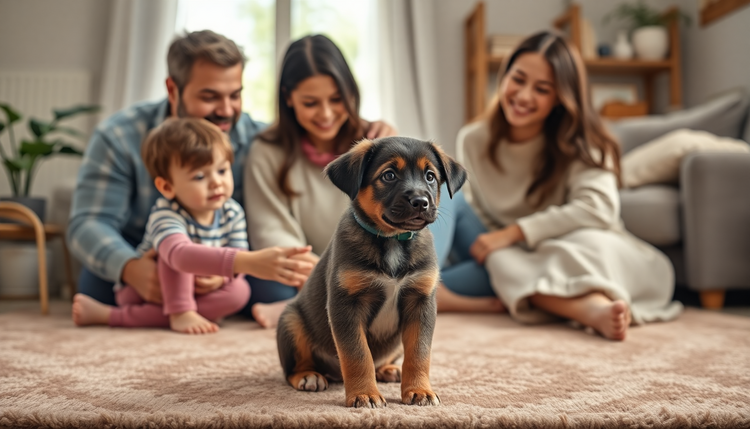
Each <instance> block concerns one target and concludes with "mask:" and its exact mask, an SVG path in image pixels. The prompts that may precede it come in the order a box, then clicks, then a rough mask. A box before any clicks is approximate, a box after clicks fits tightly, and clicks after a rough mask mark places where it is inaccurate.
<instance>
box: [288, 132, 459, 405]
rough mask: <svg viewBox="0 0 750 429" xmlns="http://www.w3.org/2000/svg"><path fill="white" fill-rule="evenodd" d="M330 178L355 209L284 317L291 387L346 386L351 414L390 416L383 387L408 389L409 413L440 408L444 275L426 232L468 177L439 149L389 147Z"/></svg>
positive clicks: (359, 157) (375, 149)
mask: <svg viewBox="0 0 750 429" xmlns="http://www.w3.org/2000/svg"><path fill="white" fill-rule="evenodd" d="M325 173H326V175H327V176H328V178H329V179H330V180H331V181H332V182H333V183H334V184H335V185H336V186H337V187H338V188H339V189H341V190H342V191H344V192H345V193H347V194H348V195H349V197H350V198H351V200H352V203H351V206H350V208H349V209H348V210H347V211H346V213H344V215H343V216H342V217H341V221H340V222H339V224H338V227H337V229H336V232H335V234H334V236H333V237H332V238H331V241H330V243H329V244H328V247H327V248H326V250H325V251H324V252H323V254H322V255H321V258H320V262H319V263H318V264H317V266H316V267H315V269H314V270H313V272H312V274H311V275H310V277H309V279H308V280H307V283H306V284H305V287H304V288H302V290H301V291H300V293H299V294H298V295H297V297H296V298H295V299H294V301H292V302H291V303H290V304H289V305H288V306H287V307H286V309H285V310H284V312H283V314H282V315H281V319H280V321H279V325H278V329H277V340H278V348H279V358H280V360H281V366H282V367H283V369H284V374H285V376H286V379H287V381H288V382H289V384H291V385H292V387H294V388H295V389H297V390H308V391H316V392H317V391H322V390H325V389H326V388H327V387H328V380H329V379H330V380H331V381H341V380H343V382H344V390H345V392H346V406H348V407H369V408H381V407H384V406H386V401H385V399H384V398H383V396H382V395H381V394H380V392H379V391H378V386H377V381H384V382H398V381H401V401H402V402H403V403H404V404H416V405H439V404H440V399H439V398H438V396H437V395H436V394H435V392H433V390H432V387H430V380H429V372H430V347H431V344H432V333H433V330H434V328H435V317H436V304H435V290H436V287H437V285H438V282H439V279H440V272H439V267H438V261H437V256H436V254H435V249H434V246H433V243H432V234H431V233H430V231H429V230H428V229H427V228H425V227H426V226H427V225H429V224H430V223H432V222H434V221H435V220H436V219H437V216H438V210H437V207H438V204H439V202H440V185H441V184H442V183H446V184H447V188H448V193H449V195H450V197H453V194H454V193H455V192H456V191H458V189H459V188H461V186H462V185H463V183H464V181H465V180H466V170H464V168H463V167H461V166H460V165H459V164H458V163H456V162H455V161H454V160H453V159H451V158H450V157H448V156H447V155H446V154H445V153H444V152H443V151H442V150H441V149H440V148H439V147H437V146H435V145H433V144H432V143H429V142H426V141H420V140H415V139H410V138H404V137H388V138H383V139H378V140H375V141H369V140H363V141H361V142H360V143H358V144H357V145H355V146H354V147H353V148H352V149H351V150H350V151H349V152H347V153H345V154H344V155H342V156H340V157H339V158H338V159H336V160H335V161H333V162H332V163H330V164H329V165H328V166H327V167H326V170H325ZM402 356H403V358H404V360H403V369H402V368H400V367H399V366H397V365H394V361H396V360H397V359H399V358H400V357H402Z"/></svg>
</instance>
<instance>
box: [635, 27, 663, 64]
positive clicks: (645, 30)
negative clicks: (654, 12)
mask: <svg viewBox="0 0 750 429" xmlns="http://www.w3.org/2000/svg"><path fill="white" fill-rule="evenodd" d="M633 49H634V50H635V54H636V56H637V57H638V58H640V59H643V60H663V59H664V58H666V56H667V51H668V50H669V35H668V34H667V28H666V27H664V26H661V25H649V26H646V27H640V28H637V29H636V30H635V31H633Z"/></svg>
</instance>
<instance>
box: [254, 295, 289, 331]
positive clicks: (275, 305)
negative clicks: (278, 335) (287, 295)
mask: <svg viewBox="0 0 750 429" xmlns="http://www.w3.org/2000/svg"><path fill="white" fill-rule="evenodd" d="M288 302H289V301H278V302H272V303H270V304H264V303H261V302H259V303H256V304H253V307H252V308H251V309H250V311H251V312H252V313H253V318H254V319H255V321H256V322H258V323H259V324H260V326H262V327H264V328H268V329H270V328H275V327H276V325H278V324H279V318H280V317H281V313H282V312H283V311H284V309H285V308H286V304H287V303H288Z"/></svg>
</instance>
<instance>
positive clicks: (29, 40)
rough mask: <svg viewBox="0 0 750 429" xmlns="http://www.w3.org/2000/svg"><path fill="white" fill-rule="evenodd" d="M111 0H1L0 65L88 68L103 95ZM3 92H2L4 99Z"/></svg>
mask: <svg viewBox="0 0 750 429" xmlns="http://www.w3.org/2000/svg"><path fill="white" fill-rule="evenodd" d="M111 3H112V2H111V0H64V1H60V0H0V33H2V37H0V68H2V69H11V70H23V71H49V70H66V71H67V70H76V71H79V70H86V71H88V72H90V73H91V74H92V76H93V82H92V91H91V94H92V98H93V100H92V101H95V100H96V98H97V97H98V94H99V78H100V75H101V70H102V66H103V64H104V47H105V43H106V39H107V27H108V25H109V19H110V16H109V10H110V6H111ZM1 97H2V94H0V98H1Z"/></svg>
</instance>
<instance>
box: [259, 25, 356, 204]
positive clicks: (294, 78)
mask: <svg viewBox="0 0 750 429" xmlns="http://www.w3.org/2000/svg"><path fill="white" fill-rule="evenodd" d="M316 75H326V76H330V77H331V78H332V79H333V81H334V82H336V87H337V88H338V90H339V95H341V99H342V100H343V103H344V108H345V109H346V112H347V113H348V114H349V120H348V121H346V123H344V125H343V126H342V127H341V129H340V130H339V132H338V134H337V135H336V142H335V144H334V150H335V152H336V153H337V154H342V153H344V152H346V151H347V150H349V148H350V147H351V146H352V144H354V142H355V141H357V140H360V139H362V138H363V137H364V134H365V128H366V127H367V126H368V123H367V122H366V121H364V120H362V119H361V118H360V117H359V88H358V87H357V83H356V82H355V80H354V76H353V75H352V72H351V70H350V69H349V65H348V64H347V63H346V59H344V56H343V55H342V54H341V51H340V50H339V48H338V47H337V46H336V44H334V43H333V41H331V39H329V38H327V37H326V36H323V35H314V36H306V37H303V38H301V39H299V40H296V41H294V42H293V43H292V44H291V45H289V48H288V49H287V51H286V54H285V55H284V60H283V62H282V66H281V74H280V77H279V91H278V94H277V101H278V111H277V114H276V120H275V122H274V123H273V124H272V125H271V126H270V127H268V129H267V130H266V131H264V132H262V133H261V134H260V135H259V136H258V137H259V138H260V139H261V140H263V141H264V142H266V143H270V144H273V145H277V146H280V147H281V148H282V149H283V150H284V153H286V154H287V156H286V157H285V158H284V163H283V164H282V165H281V168H280V169H279V171H278V173H277V181H278V185H279V188H280V189H281V191H282V192H283V193H284V194H285V195H286V196H288V197H293V196H295V195H297V192H295V191H294V189H292V188H291V185H290V184H289V170H291V168H292V166H293V165H294V163H295V162H296V161H297V160H298V159H299V158H300V155H301V149H300V138H301V137H302V136H303V135H305V133H306V132H307V131H305V129H304V128H303V127H302V125H300V124H299V122H298V121H297V117H296V116H295V114H294V109H293V108H291V107H290V106H288V105H287V103H286V99H287V98H288V97H289V96H290V94H291V93H292V91H294V89H295V88H296V87H297V85H299V84H300V83H301V82H302V81H303V80H305V79H307V78H309V77H312V76H316Z"/></svg>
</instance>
